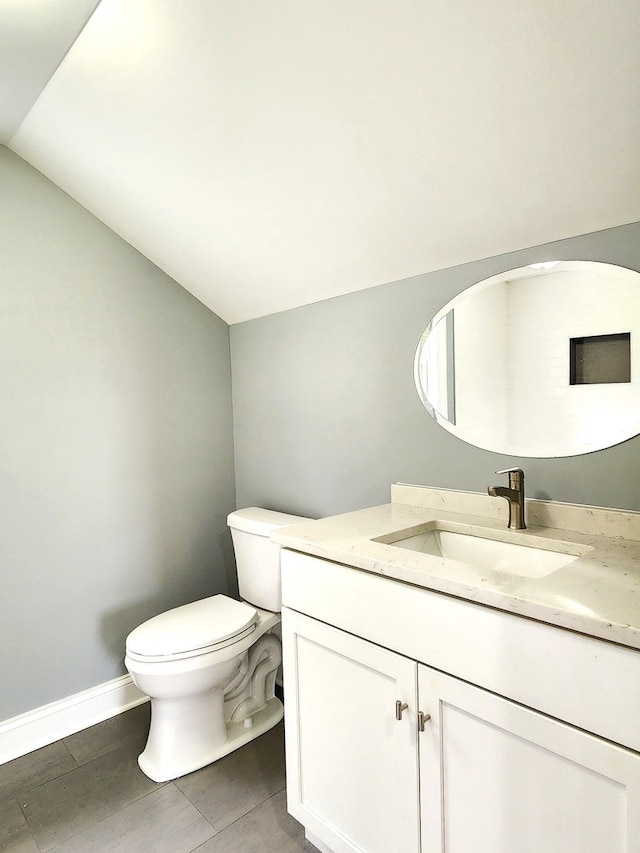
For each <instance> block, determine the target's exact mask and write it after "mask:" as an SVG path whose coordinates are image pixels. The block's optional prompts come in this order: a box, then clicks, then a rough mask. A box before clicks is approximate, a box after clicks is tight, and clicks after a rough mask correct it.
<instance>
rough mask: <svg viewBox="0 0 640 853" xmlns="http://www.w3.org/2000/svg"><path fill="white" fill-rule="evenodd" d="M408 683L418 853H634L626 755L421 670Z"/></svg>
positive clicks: (632, 768)
mask: <svg viewBox="0 0 640 853" xmlns="http://www.w3.org/2000/svg"><path fill="white" fill-rule="evenodd" d="M418 685H419V696H420V708H421V710H422V711H424V712H425V713H429V714H431V720H430V721H429V722H427V724H426V728H425V731H424V732H423V733H422V734H421V735H420V766H421V786H422V845H423V846H422V851H423V853H441V851H446V853H637V851H639V850H640V826H639V818H640V756H638V755H637V754H636V753H634V752H631V751H629V750H626V749H623V748H622V747H619V746H615V745H614V744H612V743H610V742H609V741H605V740H602V739H601V738H597V737H595V736H593V735H590V734H588V733H586V732H584V731H582V730H580V729H576V728H573V727H572V726H569V725H566V724H564V723H560V722H558V721H557V720H554V719H552V718H550V717H546V716H544V715H542V714H539V713H536V712H534V711H531V710H529V709H527V708H524V707H523V706H521V705H516V704H515V703H513V702H509V701H507V700H505V699H502V698H500V697H498V696H496V695H494V694H492V693H489V692H487V691H484V690H481V689H479V688H477V687H473V686H471V685H469V684H467V683H465V682H463V681H459V680H458V679H455V678H451V677H449V676H446V675H443V674H442V673H439V672H436V671H434V670H431V669H429V668H427V667H424V666H419V667H418ZM539 688H540V690H544V684H540V685H539ZM567 689H571V688H570V685H567Z"/></svg>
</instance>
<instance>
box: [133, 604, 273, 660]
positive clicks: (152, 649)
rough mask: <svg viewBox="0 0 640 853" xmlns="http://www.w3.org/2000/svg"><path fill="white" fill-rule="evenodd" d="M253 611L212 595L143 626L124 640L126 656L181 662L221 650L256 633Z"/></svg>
mask: <svg viewBox="0 0 640 853" xmlns="http://www.w3.org/2000/svg"><path fill="white" fill-rule="evenodd" d="M258 619H259V615H258V611H257V610H256V608H255V607H252V606H251V605H249V604H245V603H244V602H242V601H236V600H235V599H233V598H228V597H227V596H226V595H213V596H211V597H210V598H203V599H202V600H200V601H194V602H192V603H191V604H183V605H182V606H181V607H174V608H173V609H172V610H167V611H166V612H165V613H160V614H159V615H158V616H154V617H153V618H151V619H148V620H147V621H146V622H143V623H142V625H139V626H138V627H137V628H135V629H134V630H133V631H132V632H131V633H130V634H129V636H128V637H127V643H126V651H127V656H128V657H129V658H131V659H132V660H137V661H142V662H146V661H148V662H152V661H158V662H159V661H172V660H184V659H185V658H191V657H196V656H198V655H204V654H207V653H209V652H213V651H217V650H218V649H223V648H225V647H227V646H230V645H233V644H234V643H237V642H239V641H240V640H242V639H244V638H245V637H247V636H249V634H252V633H253V632H254V631H255V628H256V624H257V623H258Z"/></svg>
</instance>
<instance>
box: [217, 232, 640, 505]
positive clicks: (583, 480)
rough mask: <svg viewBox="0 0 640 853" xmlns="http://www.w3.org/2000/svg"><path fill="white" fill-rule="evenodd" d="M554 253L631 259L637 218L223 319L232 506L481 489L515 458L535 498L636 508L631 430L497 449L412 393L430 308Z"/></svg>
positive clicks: (373, 500) (628, 262)
mask: <svg viewBox="0 0 640 853" xmlns="http://www.w3.org/2000/svg"><path fill="white" fill-rule="evenodd" d="M550 258H557V259H563V260H575V259H582V260H595V261H608V262H611V263H616V264H620V265H622V266H627V267H630V268H632V269H637V270H640V223H636V224H633V225H628V226H623V227H620V228H615V229H610V230H607V231H603V232H599V233H595V234H588V235H585V236H582V237H578V238H574V239H570V240H564V241H560V242H558V243H551V244H548V245H546V246H544V247H538V248H532V249H527V250H524V251H520V252H514V253H511V254H508V255H503V256H500V257H495V258H490V259H486V260H482V261H477V262H474V263H470V264H465V265H463V266H459V267H453V268H450V269H445V270H442V271H439V272H434V273H430V274H427V275H421V276H416V277H414V278H410V279H406V280H403V281H399V282H395V283H393V284H388V285H384V286H382V287H377V288H374V289H371V290H366V291H361V292H359V293H355V294H351V295H348V296H343V297H339V298H336V299H332V300H328V301H326V302H321V303H317V304H315V305H310V306H306V307H303V308H299V309H296V310H292V311H287V312H283V313H281V314H276V315H273V316H270V317H265V318H262V319H259V320H253V321H251V322H247V323H242V324H238V325H236V326H232V327H231V353H232V365H233V406H234V436H235V453H236V491H237V501H238V505H239V506H247V505H251V504H257V505H261V506H267V507H270V508H273V509H281V510H287V511H290V512H299V513H303V514H309V515H311V516H323V515H330V514H335V513H339V512H346V511H349V510H352V509H358V508H360V507H365V506H372V505H375V504H380V503H387V502H388V500H389V485H390V483H393V482H399V481H404V482H410V483H419V484H425V485H432V486H441V487H448V488H454V489H468V490H471V491H485V490H486V486H487V485H488V484H489V483H495V482H501V480H500V478H496V476H495V474H494V471H495V470H496V469H498V468H505V467H507V466H508V465H511V464H513V463H518V464H521V465H522V467H523V468H524V469H525V472H526V477H527V490H528V494H529V495H531V496H538V497H542V498H550V499H553V500H558V501H568V502H573V503H585V504H592V505H598V506H611V507H621V508H626V509H633V510H640V476H639V474H640V438H634V439H631V440H629V441H627V442H625V443H623V444H620V445H618V446H616V447H613V448H610V449H608V450H603V451H600V452H597V453H592V454H587V455H582V456H577V457H569V458H566V459H526V458H516V457H512V456H502V455H499V454H496V453H490V452H488V451H485V450H479V449H476V448H474V447H472V446H471V445H469V444H466V443H464V442H462V441H460V440H459V439H456V438H454V437H453V436H451V435H450V434H449V433H447V432H446V431H445V430H443V429H441V428H440V427H438V426H437V425H436V424H435V422H434V421H433V420H431V418H430V417H429V416H428V415H427V413H426V412H425V410H424V409H423V408H422V405H421V403H420V402H419V400H418V396H417V393H416V391H415V388H414V385H413V356H414V351H415V347H416V344H417V342H418V339H419V337H420V335H421V333H422V331H423V329H424V327H425V326H426V324H427V322H428V320H429V319H430V318H431V317H432V315H433V314H434V313H435V312H436V311H437V310H438V309H439V308H440V307H442V306H443V305H444V304H445V303H446V302H447V301H448V300H449V299H450V298H451V297H453V296H454V295H455V294H457V293H459V292H460V291H461V290H463V289H464V288H466V287H468V286H469V285H471V284H473V283H475V282H477V281H480V280H482V279H484V278H486V277H488V276H490V275H494V274H495V273H498V272H501V271H504V270H508V269H512V268H514V267H519V266H523V265H525V264H528V263H534V262H536V261H541V260H548V259H550Z"/></svg>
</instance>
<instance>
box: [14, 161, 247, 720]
mask: <svg viewBox="0 0 640 853" xmlns="http://www.w3.org/2000/svg"><path fill="white" fill-rule="evenodd" d="M0 187H1V191H0V400H1V407H0V528H1V531H2V532H1V534H0V571H1V578H2V588H1V592H0V626H1V634H0V636H1V638H2V642H1V643H0V682H1V683H2V690H0V719H5V718H8V717H10V716H13V715H15V714H18V713H22V712H24V711H27V710H30V709H32V708H35V707H38V706H40V705H43V704H45V703H47V702H51V701H53V700H55V699H58V698H61V697H64V696H68V695H70V694H72V693H74V692H76V691H79V690H83V689H86V688H89V687H92V686H94V685H96V684H99V683H101V682H103V681H106V680H109V679H111V678H114V677H116V676H118V675H120V674H121V673H123V672H124V667H123V663H122V658H123V653H124V639H125V636H126V634H127V632H128V631H129V630H130V629H131V628H133V627H134V626H135V625H137V624H138V623H139V622H141V621H142V620H144V619H146V618H147V617H149V616H151V615H153V614H155V613H157V612H159V611H162V610H165V609H167V608H168V607H172V606H175V605H179V604H182V603H184V602H186V601H189V600H193V599H195V598H199V597H202V596H205V595H208V594H212V593H215V592H224V591H226V589H227V575H229V576H230V577H231V578H232V574H233V561H232V559H231V555H230V550H231V545H230V539H229V536H228V533H227V528H226V520H225V517H226V514H227V513H228V512H229V511H230V510H232V509H233V508H234V506H235V500H234V498H235V495H234V472H233V444H232V441H233V438H232V419H231V390H230V364H229V330H228V326H227V325H226V323H224V322H223V321H222V320H220V319H219V318H218V317H216V316H215V315H214V314H212V313H211V312H210V311H209V310H208V309H206V308H205V307H204V306H203V305H202V304H201V303H200V302H198V301H197V300H196V299H194V298H193V297H192V296H190V295H189V294H188V293H187V292H186V291H185V290H183V289H182V288H181V287H179V286H178V285H177V284H176V283H175V282H174V281H172V280H171V279H169V278H168V277H167V276H165V275H164V274H163V273H161V272H160V271H159V270H158V269H157V268H156V267H154V266H153V265H152V264H151V263H149V262H148V261H147V260H146V259H145V258H143V257H142V256H141V255H140V254H139V253H137V252H136V251H135V250H134V249H132V248H131V246H129V245H128V244H126V243H125V242H123V241H122V240H121V239H120V238H119V237H117V236H116V235H115V234H114V233H113V232H111V231H110V230H109V229H108V228H106V227H105V226H104V225H103V224H101V223H100V222H99V221H98V220H97V219H95V218H94V217H93V216H92V215H91V214H89V213H88V212H87V211H86V210H85V209H84V208H82V207H81V206H80V205H78V204H77V203H76V202H74V201H73V200H71V199H70V198H69V197H68V196H66V195H65V194H64V193H63V192H62V191H61V190H59V189H58V188H57V187H55V186H54V185H53V184H51V183H50V182H49V181H47V180H46V179H45V178H44V177H43V176H42V175H40V174H39V173H38V172H36V171H35V170H34V169H32V168H31V167H30V166H29V165H27V164H26V163H25V162H23V161H22V160H21V159H20V158H18V157H17V156H16V155H14V154H13V153H11V152H10V151H9V150H8V149H6V148H4V147H0ZM231 585H232V589H233V579H232V584H231Z"/></svg>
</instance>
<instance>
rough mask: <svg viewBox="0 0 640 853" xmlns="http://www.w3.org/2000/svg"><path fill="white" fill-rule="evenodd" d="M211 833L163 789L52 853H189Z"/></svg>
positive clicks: (182, 800)
mask: <svg viewBox="0 0 640 853" xmlns="http://www.w3.org/2000/svg"><path fill="white" fill-rule="evenodd" d="M214 833H215V829H214V828H213V827H212V826H211V824H210V823H208V822H207V821H206V820H205V819H204V818H203V817H202V815H201V814H200V812H199V811H198V810H197V809H196V808H194V806H192V805H191V803H190V802H189V801H188V800H187V799H186V797H185V796H184V795H183V794H182V793H181V792H180V791H179V790H178V789H177V788H176V787H175V785H171V784H170V785H166V786H165V787H163V788H159V789H158V790H156V791H154V792H153V793H152V794H148V795H147V796H146V797H144V798H143V799H141V800H138V801H137V802H135V803H133V805H130V806H127V807H126V808H124V809H122V811H119V812H117V813H116V814H114V815H112V816H111V817H109V818H107V819H106V820H103V821H101V822H100V823H98V824H97V825H96V826H93V827H91V828H90V829H87V830H85V831H84V832H81V833H80V834H79V835H76V836H75V837H74V838H71V839H70V840H69V841H66V842H64V843H63V844H61V845H60V846H59V847H56V848H55V850H54V851H52V853H191V851H192V850H194V849H195V848H196V847H198V845H200V844H202V842H203V841H206V840H207V839H208V838H211V837H212V836H213V835H214Z"/></svg>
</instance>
